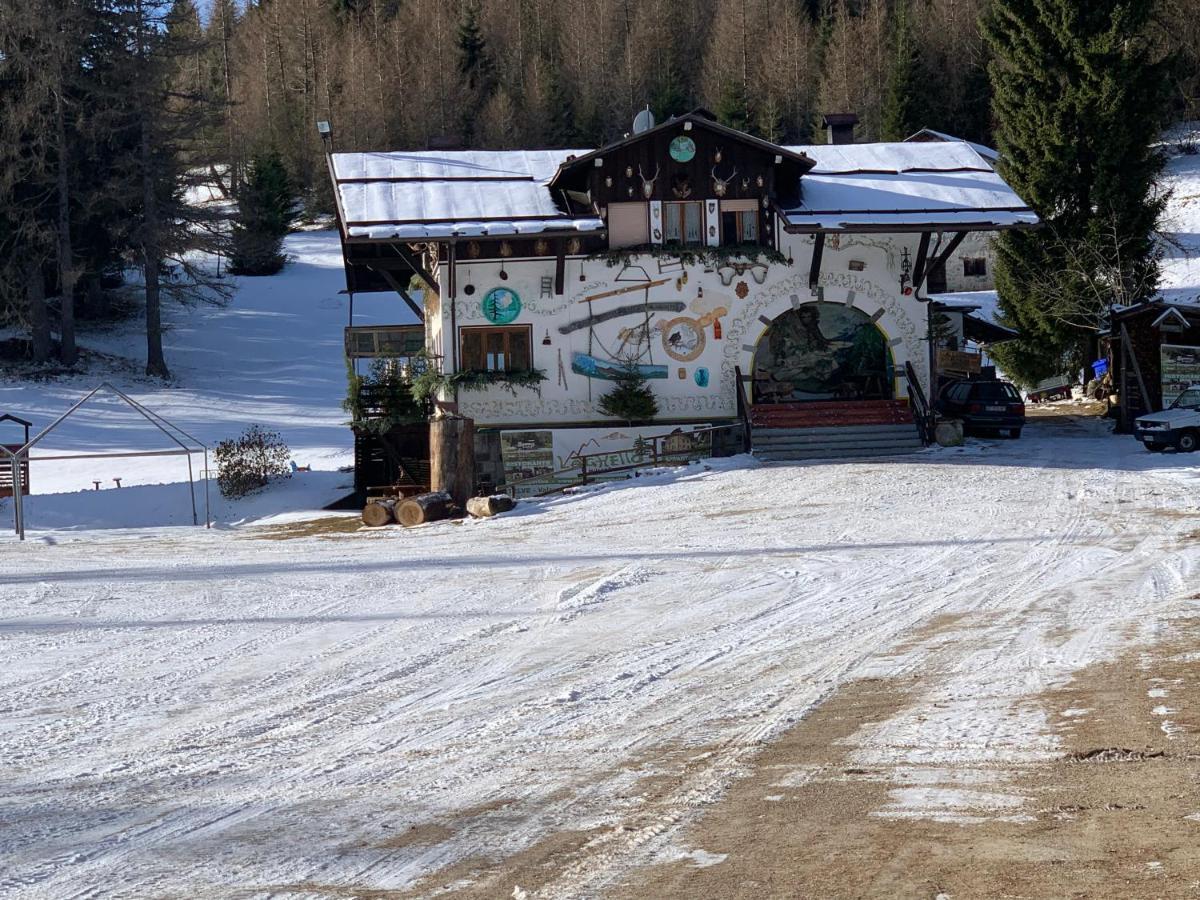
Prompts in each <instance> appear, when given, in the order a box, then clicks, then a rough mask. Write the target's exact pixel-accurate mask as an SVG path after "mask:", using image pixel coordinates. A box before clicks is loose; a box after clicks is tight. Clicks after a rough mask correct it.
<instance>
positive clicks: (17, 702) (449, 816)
mask: <svg viewBox="0 0 1200 900" xmlns="http://www.w3.org/2000/svg"><path fill="white" fill-rule="evenodd" d="M1193 462H1194V460H1193V459H1192V458H1191V457H1186V456H1176V455H1173V454H1172V455H1166V456H1163V455H1152V454H1149V453H1145V452H1144V451H1141V450H1140V447H1139V445H1137V444H1136V443H1135V442H1133V441H1132V440H1131V439H1129V438H1117V437H1112V436H1110V435H1107V434H1106V432H1105V430H1104V427H1103V424H1102V423H1100V422H1098V421H1096V420H1084V421H1076V420H1071V419H1054V418H1051V419H1045V420H1034V421H1033V422H1031V424H1030V426H1029V427H1028V429H1027V431H1026V437H1024V438H1022V439H1021V440H1020V441H991V442H984V443H979V444H975V445H973V446H971V447H969V448H966V449H965V450H941V451H933V452H927V453H922V454H916V455H914V456H911V457H907V458H901V459H897V460H886V461H872V462H863V463H850V464H829V465H820V464H817V465H795V466H784V465H779V466H770V467H765V466H758V465H756V464H754V463H753V462H752V461H749V460H744V459H743V460H734V461H731V462H726V463H723V464H721V465H719V466H715V467H714V468H713V469H711V470H704V469H699V468H694V469H690V470H685V471H683V472H677V473H674V474H664V475H658V476H653V477H650V478H647V479H641V480H639V481H637V482H629V483H625V484H622V485H617V486H608V487H605V488H603V489H601V490H598V491H595V492H591V493H588V494H584V495H580V496H573V497H562V498H558V499H555V500H552V501H546V502H540V503H532V504H524V505H522V506H521V507H519V509H518V511H517V512H516V513H515V514H512V515H509V516H505V517H501V518H499V519H496V520H491V521H481V522H470V523H464V524H454V523H439V524H436V525H433V526H426V527H423V528H419V529H415V530H411V531H403V530H400V529H388V530H381V531H370V532H351V533H329V534H324V535H315V536H308V537H300V538H296V539H293V540H275V539H271V535H270V534H269V533H267V532H262V531H260V530H259V529H255V528H241V529H222V530H213V531H208V532H205V531H202V530H192V529H178V528H177V529H169V530H163V529H155V530H133V531H125V532H121V531H107V532H85V533H75V534H66V535H63V534H59V535H52V534H48V533H43V534H41V535H40V536H39V537H40V539H39V540H35V541H32V542H30V543H28V544H26V545H25V546H18V545H16V544H13V543H8V544H6V545H0V571H3V572H4V579H3V580H4V583H5V587H4V590H3V592H2V594H0V641H2V643H3V655H4V660H5V665H4V666H3V668H2V669H0V696H3V698H4V715H3V717H0V759H3V760H4V761H5V765H4V767H3V769H2V770H0V848H2V852H0V856H2V857H3V858H4V860H5V864H4V866H3V872H2V873H0V894H3V895H4V896H12V897H25V898H48V897H55V898H58V897H68V896H98V895H101V894H103V895H107V896H128V897H148V896H180V897H182V896H189V897H196V896H204V897H233V896H237V897H245V896H257V895H260V894H261V895H263V896H266V895H270V896H289V897H293V896H294V897H323V896H329V895H331V894H334V895H337V896H343V895H344V896H351V895H356V894H358V895H361V894H363V893H366V892H368V891H369V890H371V889H387V888H401V887H404V886H406V885H410V884H412V882H413V881H414V879H417V878H418V877H420V876H421V875H423V874H425V873H428V872H430V871H433V870H437V869H440V868H442V867H444V866H446V865H448V864H451V863H453V862H455V861H460V860H462V859H464V858H466V857H471V856H474V857H484V858H487V857H501V856H504V855H507V854H510V853H513V852H516V851H519V850H521V849H523V848H525V847H528V846H530V845H531V844H532V843H534V842H535V841H537V840H538V839H539V838H543V837H546V836H547V835H551V834H554V833H557V832H560V831H564V830H588V829H598V831H597V837H596V838H595V839H594V840H593V841H592V842H591V843H590V844H589V845H588V848H587V849H586V851H585V852H584V853H583V854H582V856H581V857H580V858H579V859H578V860H577V861H576V862H575V863H573V864H572V865H571V866H570V867H569V868H568V869H565V870H564V871H563V872H561V873H559V874H558V875H557V876H556V878H555V880H554V882H553V884H552V885H550V886H549V887H548V888H547V889H546V891H545V892H543V893H542V894H540V895H539V896H557V897H577V896H590V895H594V893H595V892H596V891H597V890H599V889H600V887H601V886H602V885H603V884H604V883H606V882H607V881H608V880H609V879H610V878H613V877H615V876H619V875H620V874H621V873H622V872H623V871H626V870H627V868H628V867H629V866H631V865H633V864H635V863H637V862H645V861H647V860H650V859H654V858H671V857H672V855H674V856H678V854H679V853H680V852H683V851H684V850H686V849H687V848H681V847H679V846H676V845H674V844H673V843H672V841H673V839H674V837H675V835H676V834H677V829H678V827H679V826H681V825H683V824H686V823H687V822H688V821H690V820H692V819H693V818H694V816H695V815H697V814H698V812H699V811H700V810H701V809H702V808H703V807H704V805H705V804H707V803H708V802H710V801H712V800H713V799H714V798H716V797H717V796H718V795H719V794H720V793H721V791H722V789H723V788H724V786H725V785H726V784H728V782H729V780H730V779H731V778H732V777H734V776H736V774H737V773H738V772H740V771H742V770H743V767H744V766H745V764H746V763H747V762H748V760H749V759H750V757H751V754H753V753H754V751H755V750H756V749H757V748H758V747H759V746H760V745H761V741H763V740H764V739H768V738H770V737H772V736H773V735H776V734H778V733H779V732H780V731H781V730H782V729H784V728H786V727H787V726H788V725H789V724H790V723H793V722H795V721H797V719H798V718H799V717H800V716H802V715H803V714H804V713H805V711H806V710H807V709H809V708H810V707H811V706H812V705H813V704H815V703H817V702H819V701H820V700H822V699H823V698H824V697H826V696H828V695H829V694H830V693H831V692H832V691H834V690H835V689H836V688H837V686H838V685H839V683H841V682H843V681H845V680H846V679H849V678H853V677H856V676H863V675H869V676H874V677H885V678H887V677H904V678H908V677H910V676H911V673H913V672H917V671H920V669H921V658H922V655H921V654H922V652H923V651H922V649H921V648H922V646H923V645H921V644H917V645H915V646H913V645H911V643H909V644H905V643H904V642H905V639H906V636H908V635H910V634H911V633H912V632H913V629H915V628H920V627H926V626H928V625H930V623H931V622H933V621H934V620H935V618H936V617H939V616H944V615H946V614H966V615H975V616H977V619H976V620H975V621H976V625H975V627H973V628H971V629H970V630H969V631H966V632H963V633H962V634H960V635H959V637H958V638H957V641H958V646H959V648H960V649H959V650H957V651H955V652H957V653H958V657H959V658H960V660H961V664H960V666H959V668H958V669H956V670H955V673H954V678H953V680H952V682H949V683H944V684H941V685H939V686H937V689H936V691H935V693H934V694H932V695H931V696H930V697H928V698H925V699H923V700H922V701H921V702H920V703H918V704H917V705H916V706H915V707H913V708H911V709H907V710H905V712H904V713H902V714H901V715H899V716H897V717H896V718H895V719H894V720H892V721H889V722H884V723H881V724H880V726H879V728H878V730H877V733H875V734H873V735H866V736H861V737H860V738H859V739H858V740H857V743H858V746H859V748H860V749H859V751H858V752H859V753H860V754H861V755H862V756H863V757H864V758H870V759H872V760H874V761H875V763H876V764H877V763H878V762H879V760H881V759H882V760H891V761H892V762H893V763H896V764H898V765H899V764H903V765H905V766H908V767H909V769H910V771H911V767H912V766H918V765H921V764H924V763H936V765H937V766H939V767H942V768H943V769H944V768H947V767H949V768H953V767H955V766H964V765H967V766H969V765H975V764H980V763H984V764H986V765H988V766H992V767H995V766H1001V767H1002V766H1003V765H1005V764H1014V765H1015V764H1019V763H1021V762H1024V761H1026V760H1028V759H1030V758H1037V757H1040V756H1043V755H1045V754H1052V753H1053V752H1054V751H1055V747H1056V738H1055V734H1054V732H1053V730H1052V729H1051V728H1050V727H1048V725H1047V722H1046V714H1045V712H1044V711H1043V710H1040V708H1039V707H1037V705H1036V704H1032V703H1030V697H1032V696H1033V695H1036V694H1037V693H1038V692H1040V691H1041V690H1043V689H1044V688H1046V687H1047V686H1052V685H1057V684H1062V683H1063V682H1064V680H1065V679H1066V678H1067V677H1068V676H1069V675H1070V673H1071V672H1073V671H1075V670H1076V669H1078V668H1079V667H1081V666H1083V665H1086V664H1087V663H1089V662H1091V661H1093V660H1095V659H1097V658H1102V657H1104V656H1105V655H1106V654H1109V653H1111V652H1113V651H1114V649H1115V648H1116V647H1118V646H1121V645H1123V644H1124V643H1126V642H1128V641H1130V640H1134V639H1137V638H1138V637H1144V636H1147V635H1148V634H1150V633H1151V632H1152V630H1153V629H1154V628H1155V627H1156V625H1157V623H1158V622H1159V621H1160V620H1161V618H1162V617H1163V616H1164V615H1167V614H1169V613H1171V612H1172V611H1176V610H1178V609H1180V608H1181V604H1185V603H1187V602H1189V601H1188V600H1187V598H1188V597H1190V596H1191V595H1192V594H1194V593H1195V588H1194V578H1193V576H1194V571H1195V566H1196V563H1197V560H1198V559H1200V547H1197V546H1196V545H1195V543H1194V542H1193V541H1192V540H1190V539H1187V540H1182V539H1181V535H1183V534H1184V533H1185V532H1188V531H1190V530H1192V529H1193V528H1194V520H1192V519H1191V518H1189V517H1190V516H1191V510H1192V508H1193V506H1194V497H1195V495H1196V490H1197V488H1198V487H1200V479H1198V478H1197V475H1196V472H1195V469H1194V468H1193V466H1192V463H1193ZM1189 584H1190V585H1191V586H1189ZM942 641H943V643H942V648H941V652H943V653H945V652H946V651H945V639H944V638H943V639H942ZM904 683H905V685H907V684H908V683H909V682H907V681H906V682H904ZM680 747H684V748H687V747H694V748H696V753H697V754H700V753H702V752H703V753H705V754H707V755H706V756H703V757H700V758H701V759H702V760H703V762H702V764H701V765H699V766H698V768H696V769H695V770H694V771H693V772H692V773H691V775H690V776H689V777H688V778H687V779H686V780H684V781H683V782H681V783H680V784H679V785H678V788H677V789H676V790H675V791H674V792H673V793H672V794H671V795H670V796H669V797H668V798H667V800H666V801H664V802H662V803H658V804H656V805H655V806H654V807H653V808H651V809H646V808H644V807H643V803H644V802H645V801H644V798H643V796H642V791H641V790H640V789H639V779H641V778H643V777H645V776H647V775H652V774H655V773H656V772H658V771H660V769H659V768H658V766H657V764H656V761H655V760H656V756H655V752H656V750H658V749H660V748H672V749H678V748H680ZM945 777H948V778H949V777H951V776H945ZM951 787H953V785H951ZM959 787H961V785H959ZM976 793H977V794H978V797H983V798H988V797H992V798H994V796H995V795H996V793H997V791H996V789H995V788H991V787H987V786H983V787H980V789H979V790H978V791H977V792H976ZM1001 793H1003V791H1001ZM949 796H950V794H949V793H947V791H945V790H937V789H936V785H929V786H928V790H925V791H923V792H913V791H909V792H908V793H907V794H902V795H900V794H898V795H897V796H896V797H895V798H894V799H895V804H896V807H895V809H890V810H888V811H887V812H888V813H889V814H895V815H906V816H910V815H921V814H929V815H941V816H944V815H946V812H945V809H944V808H943V807H945V806H947V805H949V806H952V807H953V813H954V814H955V815H967V814H968V812H969V810H967V809H964V808H963V807H964V804H965V805H966V806H968V807H969V806H970V805H971V804H970V802H969V800H970V798H967V799H964V796H965V795H964V794H963V792H962V791H959V792H958V793H957V794H954V795H953V796H952V797H951V798H950V800H948V799H947V797H949ZM978 797H977V798H976V799H978ZM951 800H952V801H953V802H951ZM1022 802H1023V799H1022V798H1021V797H1019V796H1015V797H1013V796H1007V798H1006V799H1005V801H1004V804H1002V807H1003V808H1002V812H1003V814H1005V815H1011V814H1015V813H1017V812H1019V809H1020V806H1021V804H1022ZM985 805H986V804H985ZM992 806H995V804H992ZM923 810H925V812H923ZM994 812H995V811H994V809H993V813H994ZM985 814H986V811H985ZM414 828H415V831H414ZM410 832H413V833H415V834H417V835H420V836H422V839H421V840H412V841H409V840H406V839H405V835H407V834H409V833H410ZM512 888H513V886H507V887H506V888H505V889H504V893H503V894H498V895H497V896H501V895H502V896H507V895H508V894H509V892H511V890H512Z"/></svg>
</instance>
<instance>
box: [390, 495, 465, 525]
mask: <svg viewBox="0 0 1200 900" xmlns="http://www.w3.org/2000/svg"><path fill="white" fill-rule="evenodd" d="M452 501H453V498H451V496H450V495H449V494H447V493H446V492H445V491H432V492H431V493H428V494H417V495H416V496H415V497H409V498H407V499H405V500H401V501H400V502H399V503H397V504H396V510H395V513H396V521H397V522H399V523H400V524H401V525H403V526H404V527H405V528H411V527H412V526H414V525H424V524H425V523H426V522H436V521H437V520H438V519H444V518H446V516H447V515H449V513H450V504H451V502H452Z"/></svg>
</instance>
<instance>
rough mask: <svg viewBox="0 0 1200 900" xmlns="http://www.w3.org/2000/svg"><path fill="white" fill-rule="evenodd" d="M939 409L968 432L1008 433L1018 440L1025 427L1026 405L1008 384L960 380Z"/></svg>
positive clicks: (949, 388)
mask: <svg viewBox="0 0 1200 900" xmlns="http://www.w3.org/2000/svg"><path fill="white" fill-rule="evenodd" d="M938 409H939V410H940V411H941V412H942V413H943V414H944V415H947V416H952V417H954V418H956V419H962V422H963V428H964V429H965V430H967V431H985V430H993V429H994V430H1000V431H1007V432H1008V433H1009V434H1010V435H1012V436H1013V437H1015V438H1019V437H1020V436H1021V429H1022V428H1024V427H1025V402H1024V401H1023V400H1022V399H1021V395H1020V394H1019V393H1018V392H1017V389H1016V388H1015V387H1013V386H1012V385H1011V384H1009V383H1008V382H1007V381H959V382H956V383H955V384H952V385H950V386H949V387H947V388H946V389H945V390H943V391H942V396H941V399H940V400H939V401H938Z"/></svg>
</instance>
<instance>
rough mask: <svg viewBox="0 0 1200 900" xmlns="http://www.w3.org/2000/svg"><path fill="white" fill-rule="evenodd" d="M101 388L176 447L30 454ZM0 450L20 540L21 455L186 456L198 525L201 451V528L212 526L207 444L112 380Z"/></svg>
mask: <svg viewBox="0 0 1200 900" xmlns="http://www.w3.org/2000/svg"><path fill="white" fill-rule="evenodd" d="M104 390H108V391H110V392H112V393H113V394H115V395H116V396H117V397H118V398H120V399H121V400H123V401H124V402H125V403H126V404H127V405H128V406H129V407H130V408H131V409H133V410H134V411H135V412H137V413H138V414H139V415H141V416H142V417H143V418H144V419H146V421H148V422H149V423H150V424H151V425H153V426H154V427H155V428H157V429H158V430H159V431H161V432H162V433H163V434H165V435H166V436H167V437H168V438H170V439H171V441H172V442H173V443H174V444H176V445H178V447H179V449H177V450H131V451H128V452H121V453H70V454H64V455H57V456H38V457H30V455H29V451H30V450H31V449H32V448H33V447H34V446H36V445H37V444H39V443H40V442H41V441H42V439H43V438H44V437H46V436H47V435H48V434H50V433H51V432H52V431H54V429H56V428H57V427H58V426H59V425H61V424H62V423H63V422H65V421H66V420H67V419H69V418H70V417H71V415H72V414H73V413H74V412H75V411H76V410H78V409H79V408H80V407H81V406H83V405H84V404H85V403H87V402H88V401H89V400H91V399H92V398H93V397H95V396H96V395H97V394H99V393H100V392H101V391H104ZM181 438H182V440H181ZM184 441H190V442H191V445H190V446H189V445H188V444H187V443H184ZM0 453H3V454H4V455H5V456H7V457H8V458H9V460H10V462H11V463H12V468H13V525H14V529H15V531H16V533H17V536H18V537H19V538H20V539H21V540H22V541H23V540H25V508H24V504H23V503H22V496H21V465H20V461H21V460H22V459H24V460H25V462H26V465H28V464H29V463H30V462H32V461H33V460H35V459H36V460H38V461H43V462H48V461H50V460H64V459H114V458H119V457H120V458H129V457H137V456H186V457H187V464H188V488H189V490H190V491H191V497H192V524H193V525H197V526H198V525H199V524H200V520H199V517H198V515H197V511H196V480H195V478H194V477H193V472H192V454H193V453H202V454H203V455H204V470H203V471H204V527H205V528H211V527H212V517H211V514H210V507H209V500H208V481H209V478H208V445H207V444H205V443H204V442H203V441H200V440H198V439H197V438H195V437H192V435H190V434H188V433H187V432H186V431H184V430H183V429H182V428H180V427H179V426H178V425H173V424H172V423H170V422H168V421H167V420H166V419H164V418H163V417H162V416H160V415H159V414H158V413H156V412H154V411H153V410H150V409H147V408H146V407H145V406H143V405H142V404H140V403H138V402H137V401H136V400H134V399H133V398H132V397H130V396H128V395H127V394H125V393H123V392H122V391H120V390H118V389H117V388H115V387H114V386H113V385H112V384H110V383H109V382H107V381H105V382H103V383H101V384H99V385H97V386H96V387H95V388H93V389H92V390H91V391H89V392H88V393H87V394H86V395H84V397H83V398H82V399H80V400H79V401H78V402H77V403H76V404H75V405H74V406H72V407H71V408H70V409H68V410H67V411H66V412H65V413H63V414H62V415H61V416H59V417H58V418H57V419H55V420H54V421H53V422H51V423H50V424H49V425H47V426H46V427H45V428H43V429H42V430H41V431H39V432H38V433H37V434H36V435H34V436H33V437H32V438H31V439H30V440H28V441H26V443H25V445H24V446H23V447H21V448H19V449H18V450H9V449H8V448H7V447H5V446H3V445H0Z"/></svg>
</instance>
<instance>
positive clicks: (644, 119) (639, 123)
mask: <svg viewBox="0 0 1200 900" xmlns="http://www.w3.org/2000/svg"><path fill="white" fill-rule="evenodd" d="M653 127H654V113H652V112H650V107H649V106H647V107H646V108H645V109H643V110H642V111H641V112H640V113H638V114H637V115H636V116H634V117H633V133H634V134H641V133H642V132H643V131H649V130H650V129H651V128H653Z"/></svg>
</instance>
